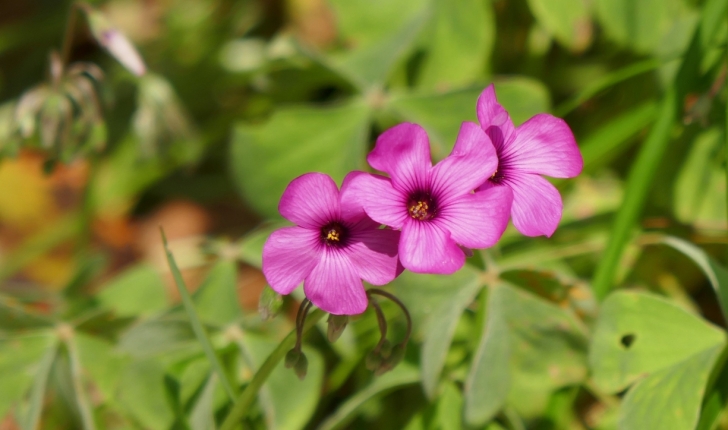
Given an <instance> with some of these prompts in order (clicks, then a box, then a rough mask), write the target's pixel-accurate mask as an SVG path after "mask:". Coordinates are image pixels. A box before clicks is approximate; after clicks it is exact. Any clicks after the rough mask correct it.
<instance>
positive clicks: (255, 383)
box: [220, 309, 324, 430]
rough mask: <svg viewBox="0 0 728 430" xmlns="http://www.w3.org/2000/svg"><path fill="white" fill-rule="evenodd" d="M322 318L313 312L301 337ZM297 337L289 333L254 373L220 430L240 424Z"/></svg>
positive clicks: (316, 312) (295, 334) (319, 312)
mask: <svg viewBox="0 0 728 430" xmlns="http://www.w3.org/2000/svg"><path fill="white" fill-rule="evenodd" d="M323 316H324V312H323V311H322V310H320V309H317V310H315V311H313V312H312V313H311V316H310V317H309V318H307V319H306V322H305V323H304V324H302V326H303V328H302V329H301V335H303V334H305V333H306V332H307V331H308V330H310V329H311V327H313V326H314V325H315V324H316V323H317V322H318V321H319V320H320V319H321V318H322V317H323ZM297 335H298V330H293V331H291V332H290V333H289V334H288V336H286V337H285V339H283V340H282V341H281V343H280V344H278V346H277V347H276V349H275V350H273V352H272V353H271V354H270V355H269V356H268V358H267V359H266V360H265V362H264V363H263V365H262V366H260V368H259V369H258V371H257V372H255V375H254V376H253V379H252V380H251V381H250V384H248V386H247V387H245V390H244V391H243V392H242V393H241V394H240V396H239V397H238V399H237V401H235V404H234V405H233V407H232V409H231V410H230V412H229V413H228V415H227V417H225V421H224V422H223V423H222V426H221V427H220V430H233V429H235V428H236V426H237V425H238V424H240V421H241V420H242V419H243V417H245V414H246V413H247V412H248V408H249V407H250V405H251V403H253V400H254V399H255V396H256V395H257V394H258V391H260V388H261V387H262V386H263V383H265V381H266V380H267V379H268V377H269V376H270V374H271V373H272V372H273V369H275V367H276V366H277V365H278V363H280V361H281V360H283V357H285V356H286V353H287V352H288V350H289V349H291V347H292V346H293V345H294V344H295V342H296V337H297Z"/></svg>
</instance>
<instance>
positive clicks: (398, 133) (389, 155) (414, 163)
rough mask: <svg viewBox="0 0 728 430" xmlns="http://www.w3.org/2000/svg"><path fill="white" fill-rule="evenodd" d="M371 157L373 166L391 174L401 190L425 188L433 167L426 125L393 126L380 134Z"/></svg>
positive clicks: (368, 157)
mask: <svg viewBox="0 0 728 430" xmlns="http://www.w3.org/2000/svg"><path fill="white" fill-rule="evenodd" d="M367 161H368V162H369V164H370V165H371V166H372V167H373V168H375V169H377V170H380V171H382V172H385V173H387V174H389V176H390V178H392V183H393V184H394V187H395V188H397V189H398V190H401V191H411V190H415V189H423V188H424V187H425V186H426V184H427V175H428V173H429V171H430V168H431V167H432V159H431V158H430V142H429V140H428V139H427V133H426V132H425V129H423V128H422V127H420V126H419V125H417V124H412V123H402V124H399V125H396V126H394V127H392V128H390V129H389V130H387V131H385V132H384V133H382V134H381V135H380V136H379V138H377V143H376V144H375V145H374V149H373V150H372V152H370V153H369V155H368V156H367ZM370 216H371V214H370Z"/></svg>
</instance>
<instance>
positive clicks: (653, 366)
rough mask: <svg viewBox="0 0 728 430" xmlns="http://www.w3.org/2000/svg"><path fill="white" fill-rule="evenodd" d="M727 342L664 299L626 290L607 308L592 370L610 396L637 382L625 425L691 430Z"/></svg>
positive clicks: (591, 357) (622, 413)
mask: <svg viewBox="0 0 728 430" xmlns="http://www.w3.org/2000/svg"><path fill="white" fill-rule="evenodd" d="M676 339H679V343H676V342H675V340H676ZM725 341H726V337H725V333H723V332H722V331H721V330H719V329H718V328H716V327H713V326H711V325H710V324H708V323H707V322H705V321H704V320H702V319H701V318H699V317H697V316H695V315H692V314H690V313H688V312H687V311H685V310H684V309H682V308H680V307H678V306H676V305H674V304H672V303H670V302H668V301H667V300H665V299H662V298H659V297H656V296H651V295H648V294H644V293H636V292H627V291H621V292H616V293H614V294H612V295H610V296H609V297H608V298H607V300H605V302H604V304H603V306H602V310H601V314H600V316H599V320H598V321H597V324H596V327H595V332H594V337H593V339H592V344H591V347H590V351H589V365H590V368H591V372H592V375H593V379H594V383H595V384H596V385H597V386H598V387H599V388H600V389H601V390H603V391H604V392H606V393H615V392H618V391H621V390H623V389H624V388H626V387H628V386H629V385H630V384H632V383H635V382H636V384H635V385H634V386H633V387H632V388H631V389H630V390H629V392H628V393H627V396H626V397H625V399H624V403H623V405H622V409H621V411H620V422H621V426H627V427H629V428H640V427H642V426H645V425H648V424H647V423H650V424H649V426H653V425H654V426H657V427H659V428H664V429H692V428H694V427H695V424H696V423H697V420H698V413H699V410H700V404H701V401H702V398H703V393H704V390H705V386H706V383H707V381H708V377H709V375H710V373H711V369H712V367H713V365H714V364H715V360H716V359H717V358H718V356H719V355H720V353H721V351H722V350H723V347H724V345H725Z"/></svg>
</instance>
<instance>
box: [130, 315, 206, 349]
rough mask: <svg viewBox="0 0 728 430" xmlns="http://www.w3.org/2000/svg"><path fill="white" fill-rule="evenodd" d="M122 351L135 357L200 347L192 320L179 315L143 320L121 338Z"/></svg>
mask: <svg viewBox="0 0 728 430" xmlns="http://www.w3.org/2000/svg"><path fill="white" fill-rule="evenodd" d="M119 348H120V349H121V351H123V352H126V353H128V354H131V355H132V356H135V357H148V356H153V355H159V354H168V353H171V352H174V351H179V350H184V349H190V348H195V349H197V348H199V345H198V344H197V342H196V340H195V334H194V333H193V331H192V327H190V322H189V321H187V320H186V319H181V318H179V317H164V318H157V319H153V320H148V321H144V322H141V323H139V324H137V325H135V326H133V327H131V328H130V329H129V330H127V331H126V332H125V333H124V334H123V335H122V336H121V338H120V339H119Z"/></svg>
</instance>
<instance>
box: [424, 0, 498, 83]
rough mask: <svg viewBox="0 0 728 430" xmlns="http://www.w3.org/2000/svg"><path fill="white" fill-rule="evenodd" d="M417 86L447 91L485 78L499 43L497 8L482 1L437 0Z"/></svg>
mask: <svg viewBox="0 0 728 430" xmlns="http://www.w3.org/2000/svg"><path fill="white" fill-rule="evenodd" d="M434 4H435V6H434V9H435V12H434V13H433V16H432V21H431V22H430V23H429V24H428V30H429V31H428V32H427V38H428V41H427V46H426V49H427V52H426V54H425V55H426V56H425V59H424V61H423V63H422V66H421V67H420V75H419V78H418V80H417V87H418V88H419V89H422V90H440V91H443V90H447V89H450V88H459V87H463V86H466V85H471V84H473V83H475V82H476V81H477V80H478V79H479V78H481V77H482V76H483V72H484V70H485V68H486V67H487V65H488V62H489V59H490V55H491V52H492V50H493V44H494V42H495V17H494V14H493V6H492V5H491V4H490V3H488V2H483V1H480V0H464V1H449V0H435V1H434Z"/></svg>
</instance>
